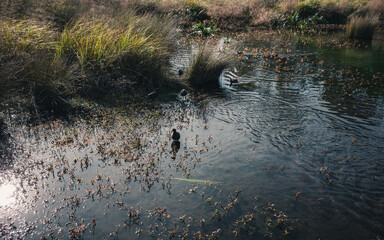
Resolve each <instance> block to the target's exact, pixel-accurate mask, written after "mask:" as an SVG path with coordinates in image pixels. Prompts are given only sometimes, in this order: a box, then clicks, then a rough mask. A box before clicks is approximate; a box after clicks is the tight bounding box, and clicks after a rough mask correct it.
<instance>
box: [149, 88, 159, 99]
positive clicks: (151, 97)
mask: <svg viewBox="0 0 384 240" xmlns="http://www.w3.org/2000/svg"><path fill="white" fill-rule="evenodd" d="M147 96H148V98H149V99H155V98H157V97H158V96H159V89H158V88H156V90H155V91H153V92H150V93H148V95H147Z"/></svg>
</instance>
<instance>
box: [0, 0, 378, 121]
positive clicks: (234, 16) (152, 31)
mask: <svg viewBox="0 0 384 240" xmlns="http://www.w3.org/2000/svg"><path fill="white" fill-rule="evenodd" d="M0 12H1V13H0V21H1V26H0V84H1V86H2V87H1V90H0V99H1V102H2V105H4V103H6V104H10V105H12V104H16V105H17V104H18V105H25V106H26V109H27V110H28V111H30V112H32V113H33V114H35V115H36V116H37V117H39V116H40V115H41V114H47V113H48V114H50V113H54V114H55V115H57V114H58V115H66V114H67V113H68V109H70V108H71V105H73V104H71V102H73V101H72V100H73V99H87V100H92V101H97V102H103V101H105V100H107V99H109V100H107V101H108V102H113V101H115V100H116V101H120V100H121V99H130V100H132V99H135V98H136V99H142V98H143V96H146V94H148V93H149V92H152V91H154V90H155V89H158V88H160V89H161V88H168V89H173V90H176V91H179V90H181V89H182V88H188V89H192V90H193V89H194V90H201V89H206V88H209V87H212V86H215V83H216V82H217V79H218V77H219V75H220V74H221V72H222V70H223V69H224V68H225V67H226V66H227V65H228V63H229V62H230V58H229V57H225V56H224V57H223V56H219V55H217V56H216V55H215V54H213V52H212V50H210V49H208V47H204V46H202V47H201V48H200V50H199V51H198V52H197V53H196V55H195V56H194V59H193V62H192V64H191V66H190V68H189V69H186V71H185V74H183V75H182V76H175V75H172V74H170V73H169V68H170V61H169V59H170V57H171V55H172V54H173V53H174V49H175V48H176V45H175V44H176V42H177V40H178V39H180V35H182V34H183V32H186V33H188V34H191V35H196V36H198V38H199V37H200V38H203V39H205V38H208V37H210V36H212V35H214V34H215V33H217V32H218V29H220V31H222V32H237V31H245V30H246V29H247V28H248V27H254V28H256V29H272V30H273V29H277V30H279V29H288V30H291V31H307V30H311V29H316V28H317V27H318V26H321V27H320V28H323V27H324V26H335V24H343V25H344V24H345V25H346V33H347V36H348V37H349V38H351V39H366V40H372V36H373V34H374V31H375V28H377V27H378V26H380V25H382V23H383V18H384V3H383V1H381V0H370V1H367V0H345V1H334V0H296V1H295V0H290V1H279V0H249V1H240V0H237V1H234V2H233V1H223V0H212V1H204V0H184V1H176V0H149V1H144V0H130V1H122V0H106V1H94V0H58V1H56V0H44V1H37V0H12V1H11V0H5V1H2V2H1V3H0ZM180 32H182V33H181V34H180ZM110 99H113V100H112V101H111V100H110ZM20 103H22V104H20Z"/></svg>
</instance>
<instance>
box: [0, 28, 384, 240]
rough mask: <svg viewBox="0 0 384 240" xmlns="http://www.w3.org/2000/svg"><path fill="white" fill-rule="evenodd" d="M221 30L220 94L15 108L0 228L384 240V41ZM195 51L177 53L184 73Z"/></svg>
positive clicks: (77, 235) (88, 234)
mask: <svg viewBox="0 0 384 240" xmlns="http://www.w3.org/2000/svg"><path fill="white" fill-rule="evenodd" d="M239 39H241V41H240V40H239ZM271 39H272V40H271ZM224 40H225V39H220V40H218V43H219V48H222V49H224V50H225V51H227V50H228V49H232V50H233V49H234V47H233V46H236V50H234V51H233V54H234V55H236V57H237V59H238V61H234V63H233V64H232V65H231V66H230V67H229V68H228V69H226V70H225V71H224V72H223V73H222V75H221V77H220V79H219V82H220V88H219V89H218V90H217V91H215V92H211V93H200V94H196V95H193V96H191V94H189V95H188V96H187V97H185V98H183V97H179V96H178V97H177V98H176V99H175V100H173V101H168V102H165V103H162V104H161V105H160V107H153V108H150V109H143V110H142V111H141V110H137V109H136V110H131V109H119V110H116V109H114V110H110V109H105V110H100V112H98V113H95V114H94V115H92V116H90V117H89V118H87V119H80V120H76V121H71V122H63V121H52V122H48V123H44V124H41V125H39V126H37V127H27V126H23V127H20V125H19V124H16V123H14V122H15V121H13V118H12V115H9V116H8V118H7V123H8V124H9V125H10V128H9V129H10V132H11V135H12V139H13V140H12V141H11V143H10V145H9V148H10V149H12V153H11V155H12V161H10V163H9V164H7V165H4V166H3V168H2V170H1V171H2V173H1V175H0V213H1V214H0V236H1V237H2V238H4V239H15V238H17V237H20V238H22V239H41V238H43V237H45V238H46V239H51V238H53V239H67V238H73V239H83V238H84V239H102V238H106V239H117V238H120V239H135V238H137V239H152V238H153V239H157V238H160V239H169V238H175V239H182V238H185V239H284V238H286V239H376V238H380V239H381V238H383V237H384V184H383V182H384V157H383V156H384V101H383V96H384V94H383V93H384V91H383V90H384V76H383V71H384V54H383V53H384V51H383V44H382V40H380V37H377V38H376V39H375V41H374V42H373V43H372V44H368V45H364V44H362V46H359V47H358V46H357V43H349V44H345V43H344V42H343V41H344V40H343V39H342V37H340V36H338V35H337V34H336V35H331V36H329V35H324V36H317V37H310V36H309V37H308V36H301V35H298V36H286V35H279V36H274V35H271V36H270V37H269V35H267V36H261V35H260V34H259V33H257V34H256V33H253V34H252V33H251V34H246V35H244V36H238V37H236V38H231V41H232V42H233V43H231V44H227V45H226V44H224V43H223V42H224ZM192 49H193V48H192ZM190 52H191V49H190V48H188V47H187V48H184V49H183V51H180V54H179V55H177V56H175V57H174V59H173V61H174V66H175V67H174V71H175V72H176V71H177V69H178V68H180V67H182V66H184V65H185V64H186V63H187V62H188V60H187V59H188V58H189V57H190ZM235 78H236V79H237V80H238V82H237V83H233V84H230V80H229V79H235ZM172 128H177V130H178V131H179V132H180V133H181V139H180V146H177V144H174V143H172V141H171V139H170V131H171V129H172ZM175 146H176V149H175ZM172 149H174V150H172ZM3 160H5V157H3Z"/></svg>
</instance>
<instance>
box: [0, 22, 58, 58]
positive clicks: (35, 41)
mask: <svg viewBox="0 0 384 240" xmlns="http://www.w3.org/2000/svg"><path fill="white" fill-rule="evenodd" d="M56 35H57V34H56V32H55V31H54V30H53V29H52V28H51V27H50V26H49V25H47V24H41V23H38V22H37V21H33V20H13V19H2V20H1V25H0V50H1V51H2V52H3V53H20V52H26V53H35V52H36V51H39V50H43V49H52V48H53V47H54V41H55V38H56Z"/></svg>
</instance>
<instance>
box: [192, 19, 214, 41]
mask: <svg viewBox="0 0 384 240" xmlns="http://www.w3.org/2000/svg"><path fill="white" fill-rule="evenodd" d="M216 30H217V24H214V23H212V22H207V21H204V22H201V21H200V22H199V23H196V24H193V26H192V33H193V34H197V35H200V36H203V37H207V36H210V35H214V34H215V33H216Z"/></svg>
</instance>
